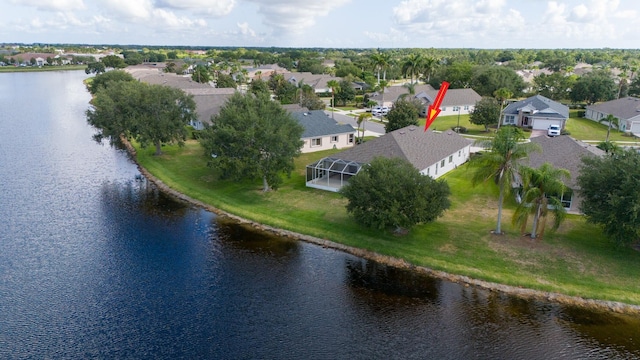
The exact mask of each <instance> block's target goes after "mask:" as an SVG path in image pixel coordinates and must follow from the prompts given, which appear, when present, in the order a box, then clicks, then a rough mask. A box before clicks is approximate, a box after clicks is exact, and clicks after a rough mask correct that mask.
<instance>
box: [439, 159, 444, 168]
mask: <svg viewBox="0 0 640 360" xmlns="http://www.w3.org/2000/svg"><path fill="white" fill-rule="evenodd" d="M440 167H444V159H442V161H440Z"/></svg>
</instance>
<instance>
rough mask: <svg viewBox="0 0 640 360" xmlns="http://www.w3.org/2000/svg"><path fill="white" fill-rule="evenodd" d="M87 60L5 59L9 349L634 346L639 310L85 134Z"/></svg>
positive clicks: (251, 353) (639, 353)
mask: <svg viewBox="0 0 640 360" xmlns="http://www.w3.org/2000/svg"><path fill="white" fill-rule="evenodd" d="M85 78H86V75H85V74H84V73H83V72H81V71H80V72H46V73H3V74H0V358H2V359H27V358H33V359H42V358H52V359H61V358H71V359H79V358H106V359H126V358H135V359H198V358H206V359H373V358H379V359H631V358H640V319H638V318H634V317H627V316H619V315H611V314H606V313H598V312H591V311H583V310H579V309H574V308H569V307H564V306H560V305H557V304H551V303H545V302H539V301H525V300H521V299H517V298H514V297H510V296H506V295H502V294H498V293H494V292H488V291H484V290H479V289H475V288H473V287H465V286H460V285H458V284H453V283H449V282H445V281H441V280H437V279H432V278H428V277H424V276H417V275H414V274H411V273H409V272H406V271H401V270H397V269H394V268H389V267H385V266H382V265H379V264H376V263H373V262H370V261H367V260H362V259H359V258H357V257H354V256H351V255H347V254H343V253H340V252H337V251H334V250H330V249H323V248H322V247H318V246H314V245H309V244H305V243H301V242H296V241H292V240H288V239H282V238H278V237H275V236H271V235H264V234H260V233H256V232H254V231H253V230H251V229H247V228H244V227H242V226H238V225H236V224H234V223H231V222H228V221H222V220H219V219H218V218H217V217H216V216H215V215H214V214H211V213H208V212H206V211H203V210H201V209H197V208H193V207H190V206H187V205H185V204H182V203H177V202H174V201H172V200H171V199H168V198H167V197H165V196H164V195H163V194H161V193H159V192H158V191H156V190H155V189H153V188H152V187H151V186H150V185H148V184H147V182H146V181H145V180H144V179H143V178H141V177H140V174H139V172H138V170H137V169H136V166H135V165H134V164H133V163H132V162H131V161H130V160H129V158H128V157H127V155H126V154H125V153H124V152H123V151H121V150H117V149H114V148H112V147H110V146H108V145H99V144H97V143H95V142H94V141H93V140H92V138H91V137H92V135H93V133H94V131H93V130H92V129H91V128H90V127H89V126H88V125H87V124H86V120H85V117H84V112H85V111H86V109H87V107H88V101H89V99H90V97H89V94H88V93H87V92H86V90H85V88H84V85H83V84H82V80H83V79H85Z"/></svg>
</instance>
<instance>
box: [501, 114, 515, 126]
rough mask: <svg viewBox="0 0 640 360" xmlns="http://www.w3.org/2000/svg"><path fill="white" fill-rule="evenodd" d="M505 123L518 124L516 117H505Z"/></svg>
mask: <svg viewBox="0 0 640 360" xmlns="http://www.w3.org/2000/svg"><path fill="white" fill-rule="evenodd" d="M504 123H505V124H515V123H516V116H515V115H505V116H504Z"/></svg>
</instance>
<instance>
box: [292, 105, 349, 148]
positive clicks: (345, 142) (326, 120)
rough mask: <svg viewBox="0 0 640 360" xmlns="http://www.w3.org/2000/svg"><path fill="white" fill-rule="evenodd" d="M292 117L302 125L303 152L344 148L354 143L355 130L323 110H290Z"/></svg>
mask: <svg viewBox="0 0 640 360" xmlns="http://www.w3.org/2000/svg"><path fill="white" fill-rule="evenodd" d="M291 114H292V115H293V117H294V118H295V119H296V120H298V123H300V125H302V127H304V132H303V133H302V140H303V141H304V145H302V148H301V149H300V151H301V152H303V153H309V152H314V151H321V150H328V149H344V148H349V147H353V144H355V133H356V130H355V129H354V128H353V126H351V125H349V124H341V123H339V122H337V121H336V120H334V119H332V118H331V116H330V115H328V114H327V113H325V112H324V111H323V110H311V111H310V110H307V111H302V112H292V113H291Z"/></svg>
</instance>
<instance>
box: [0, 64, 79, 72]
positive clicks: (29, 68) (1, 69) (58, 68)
mask: <svg viewBox="0 0 640 360" xmlns="http://www.w3.org/2000/svg"><path fill="white" fill-rule="evenodd" d="M86 68H87V65H62V66H42V67H37V66H0V73H3V72H36V71H66V70H84V69H86Z"/></svg>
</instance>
